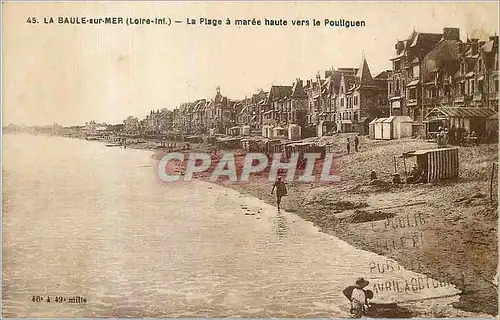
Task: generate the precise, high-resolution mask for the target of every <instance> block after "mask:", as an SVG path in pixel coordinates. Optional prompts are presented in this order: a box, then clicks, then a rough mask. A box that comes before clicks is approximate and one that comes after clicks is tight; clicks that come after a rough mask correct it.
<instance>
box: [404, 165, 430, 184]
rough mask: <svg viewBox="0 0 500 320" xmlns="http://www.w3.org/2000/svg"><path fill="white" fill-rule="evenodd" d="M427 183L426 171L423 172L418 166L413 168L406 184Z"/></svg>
mask: <svg viewBox="0 0 500 320" xmlns="http://www.w3.org/2000/svg"><path fill="white" fill-rule="evenodd" d="M420 182H425V171H424V170H422V169H421V168H420V167H419V166H418V165H417V164H414V165H413V167H412V168H411V171H410V174H409V175H408V177H407V178H406V183H420Z"/></svg>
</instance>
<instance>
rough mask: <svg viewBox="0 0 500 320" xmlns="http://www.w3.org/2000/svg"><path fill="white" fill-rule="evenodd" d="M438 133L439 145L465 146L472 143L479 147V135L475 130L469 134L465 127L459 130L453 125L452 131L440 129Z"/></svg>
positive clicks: (444, 128)
mask: <svg viewBox="0 0 500 320" xmlns="http://www.w3.org/2000/svg"><path fill="white" fill-rule="evenodd" d="M438 131H439V133H438V135H437V142H438V144H439V145H443V146H444V145H448V144H449V145H452V146H464V145H466V143H471V144H472V145H475V146H478V145H479V139H478V135H477V133H476V131H474V130H472V131H470V132H467V129H465V128H464V127H458V128H457V127H455V125H452V126H451V127H450V129H448V128H446V127H439V128H438Z"/></svg>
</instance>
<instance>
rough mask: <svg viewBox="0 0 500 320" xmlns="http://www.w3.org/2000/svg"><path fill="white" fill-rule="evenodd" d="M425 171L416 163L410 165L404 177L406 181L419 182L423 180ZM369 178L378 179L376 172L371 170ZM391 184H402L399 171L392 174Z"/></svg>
mask: <svg viewBox="0 0 500 320" xmlns="http://www.w3.org/2000/svg"><path fill="white" fill-rule="evenodd" d="M425 179H426V178H425V171H424V170H422V169H420V167H418V166H417V165H416V164H415V165H414V166H413V167H412V169H411V171H410V174H409V175H408V177H407V178H406V183H420V182H425ZM370 180H371V181H374V180H378V176H377V172H376V171H375V170H372V172H371V173H370ZM392 183H393V184H403V183H404V182H403V179H401V175H400V174H399V173H394V174H393V176H392Z"/></svg>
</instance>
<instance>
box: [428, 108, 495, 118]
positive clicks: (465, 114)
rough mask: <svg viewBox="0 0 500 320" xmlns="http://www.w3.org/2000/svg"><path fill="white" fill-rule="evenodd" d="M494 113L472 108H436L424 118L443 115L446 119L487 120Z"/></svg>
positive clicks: (485, 109) (484, 109)
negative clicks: (476, 118)
mask: <svg viewBox="0 0 500 320" xmlns="http://www.w3.org/2000/svg"><path fill="white" fill-rule="evenodd" d="M495 113H496V111H495V110H493V109H488V108H474V107H436V108H434V109H432V110H431V111H430V112H429V114H427V116H426V118H428V117H430V116H432V115H439V114H442V115H445V116H448V117H460V118H475V117H478V118H488V117H490V116H492V115H494V114H495Z"/></svg>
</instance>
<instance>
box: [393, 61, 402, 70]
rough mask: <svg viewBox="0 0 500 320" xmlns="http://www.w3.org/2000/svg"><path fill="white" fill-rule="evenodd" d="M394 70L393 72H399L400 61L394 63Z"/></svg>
mask: <svg viewBox="0 0 500 320" xmlns="http://www.w3.org/2000/svg"><path fill="white" fill-rule="evenodd" d="M394 70H395V71H399V70H401V61H394Z"/></svg>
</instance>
